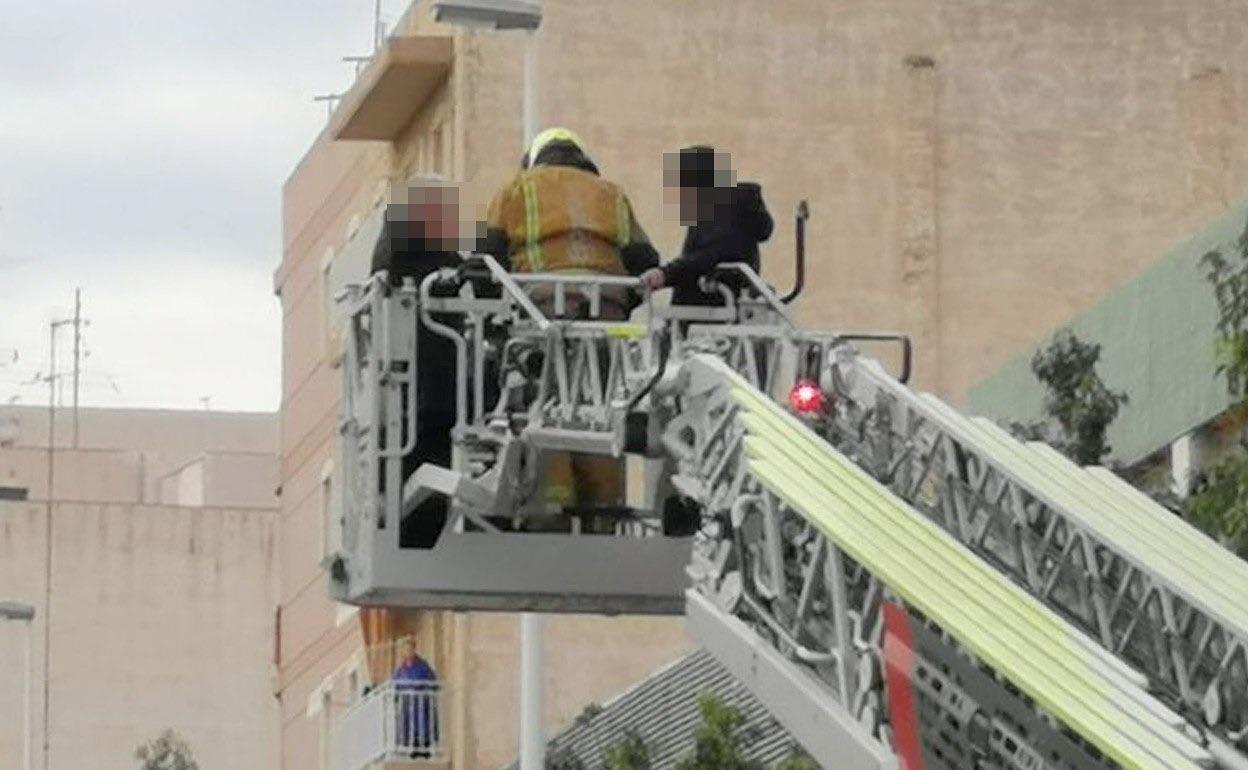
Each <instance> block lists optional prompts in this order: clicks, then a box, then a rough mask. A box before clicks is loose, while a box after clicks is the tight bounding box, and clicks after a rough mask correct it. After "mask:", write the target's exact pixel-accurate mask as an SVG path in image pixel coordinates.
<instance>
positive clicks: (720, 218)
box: [641, 145, 774, 306]
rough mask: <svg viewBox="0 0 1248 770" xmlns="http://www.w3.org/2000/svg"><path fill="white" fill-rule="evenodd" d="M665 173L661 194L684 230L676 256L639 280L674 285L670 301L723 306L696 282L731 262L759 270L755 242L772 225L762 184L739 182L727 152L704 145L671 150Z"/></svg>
mask: <svg viewBox="0 0 1248 770" xmlns="http://www.w3.org/2000/svg"><path fill="white" fill-rule="evenodd" d="M663 176H664V180H663V181H664V197H665V198H666V200H667V202H668V203H669V204H675V207H676V208H677V210H678V211H679V216H680V223H681V224H682V225H684V226H685V227H686V228H688V229H687V230H686V232H685V242H684V245H683V246H682V247H681V250H680V256H678V257H677V258H676V259H673V260H672V261H670V262H668V263H667V264H665V265H663V266H662V267H656V268H653V269H650V270H647V271H646V272H645V273H644V274H643V275H642V276H641V280H642V282H643V283H644V284H645V285H646V286H647V288H649V289H650V290H651V291H655V290H658V289H661V288H663V287H665V286H670V287H672V289H673V291H672V304H674V305H702V306H719V305H722V304H723V298H722V297H721V296H719V295H718V294H712V293H709V292H705V291H703V290H702V288H701V287H700V286H699V285H698V282H699V280H700V279H701V278H703V277H704V276H707V275H709V274H710V273H711V272H712V271H713V270H714V269H715V268H716V267H718V266H719V265H722V264H727V263H730V262H744V263H745V264H747V265H749V266H750V267H751V268H753V270H754V271H755V272H758V271H759V249H758V245H759V244H760V243H763V242H764V241H766V240H767V239H768V238H770V237H771V231H772V228H773V225H774V223H773V222H772V219H771V214H769V213H768V212H767V206H766V205H765V204H764V203H763V193H762V188H761V187H760V186H759V185H757V184H755V183H752V182H741V183H740V184H737V183H736V180H735V175H734V174H733V172H732V168H731V166H730V165H729V160H728V157H727V156H726V155H724V154H722V153H717V152H716V151H715V150H714V149H713V148H711V147H706V146H702V145H698V146H694V147H686V148H684V149H682V150H681V151H680V152H679V153H676V154H675V155H670V154H669V155H668V156H667V157H666V158H665V159H664V173H663ZM727 282H728V283H729V285H730V287H731V288H733V289H734V290H736V291H738V292H739V291H740V290H741V289H743V288H744V284H743V283H742V282H741V281H733V280H731V279H729V280H728V281H727Z"/></svg>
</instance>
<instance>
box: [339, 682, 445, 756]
mask: <svg viewBox="0 0 1248 770" xmlns="http://www.w3.org/2000/svg"><path fill="white" fill-rule="evenodd" d="M442 695H443V690H442V688H441V687H439V685H438V684H437V683H434V682H408V681H402V680H400V681H393V680H392V681H389V682H386V683H385V684H383V685H381V686H379V687H377V688H376V689H373V690H371V691H370V692H369V693H368V694H367V695H365V696H364V697H363V698H361V699H360V700H359V701H358V702H356V703H355V704H354V705H353V706H351V707H350V708H349V709H347V711H346V712H345V713H344V714H343V715H342V717H341V718H339V720H338V723H337V729H336V730H335V734H334V754H335V758H334V770H367V769H368V768H373V767H377V766H380V765H381V764H395V763H411V764H423V763H430V762H442V761H445V759H446V744H445V740H446V730H445V725H444V717H443V714H444V711H443V709H442Z"/></svg>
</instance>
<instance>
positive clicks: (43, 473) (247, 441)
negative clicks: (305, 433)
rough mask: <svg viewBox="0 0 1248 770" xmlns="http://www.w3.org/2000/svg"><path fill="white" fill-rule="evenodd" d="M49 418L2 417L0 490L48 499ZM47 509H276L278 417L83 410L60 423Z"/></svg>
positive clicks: (17, 412) (66, 414)
mask: <svg viewBox="0 0 1248 770" xmlns="http://www.w3.org/2000/svg"><path fill="white" fill-rule="evenodd" d="M47 420H48V415H47V411H46V410H43V409H37V408H34V407H11V406H10V407H2V408H0V439H2V440H0V485H3V486H11V487H19V488H25V489H27V490H28V493H29V497H30V499H36V500H40V499H46V498H47V496H48V448H47V439H48V433H47V430H48V429H47V425H48V422H47ZM56 425H57V438H58V441H57V444H56V451H55V452H54V463H55V466H54V474H53V484H54V486H55V489H54V495H53V497H54V499H56V500H74V501H91V502H108V503H166V504H171V505H191V506H196V505H214V506H219V507H243V508H253V507H254V508H274V507H276V505H277V496H276V488H277V483H278V473H277V438H278V418H277V415H276V414H271V413H270V414H263V413H230V412H193V411H174V410H141V409H83V410H81V414H80V416H79V442H78V447H77V448H75V447H73V445H72V426H71V423H70V411H69V410H60V411H59V412H58V417H57V422H56Z"/></svg>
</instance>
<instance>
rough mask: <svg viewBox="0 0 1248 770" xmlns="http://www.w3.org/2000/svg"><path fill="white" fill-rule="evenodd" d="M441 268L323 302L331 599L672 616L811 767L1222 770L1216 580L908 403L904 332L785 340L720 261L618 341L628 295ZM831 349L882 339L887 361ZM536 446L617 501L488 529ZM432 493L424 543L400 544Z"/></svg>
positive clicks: (1090, 479) (526, 508)
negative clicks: (331, 476)
mask: <svg viewBox="0 0 1248 770" xmlns="http://www.w3.org/2000/svg"><path fill="white" fill-rule="evenodd" d="M464 256H465V262H464V265H463V266H462V267H461V268H459V269H457V270H445V271H443V272H441V273H438V274H435V275H433V276H430V277H429V278H427V279H426V280H425V281H424V283H423V284H422V285H421V286H415V285H413V284H411V283H410V282H409V283H408V284H406V285H404V286H402V287H398V288H393V287H390V286H389V284H388V283H387V282H386V281H385V280H384V277H383V278H378V279H374V280H372V281H370V282H369V283H367V284H365V285H361V286H353V287H351V288H349V289H348V290H347V292H346V293H345V295H344V296H343V297H342V298H341V299H342V303H343V309H344V312H345V314H346V317H347V322H348V333H347V335H346V342H345V349H344V355H343V363H342V370H343V378H344V392H343V399H342V422H341V434H342V445H343V457H344V466H345V467H346V473H347V478H346V480H345V483H344V484H343V489H344V494H343V517H342V520H341V522H338V527H339V529H340V535H341V537H340V542H341V545H340V546H338V547H336V548H334V549H333V551H332V552H331V553H329V554H328V555H327V562H326V563H327V566H328V570H327V571H328V574H329V580H330V585H329V588H330V592H331V594H332V595H333V596H334V597H335V598H336V599H338V600H339V601H345V602H353V603H357V604H371V605H389V606H406V607H429V608H450V609H461V610H463V609H473V610H505V611H518V610H538V611H546V612H589V613H611V614H614V613H651V614H654V613H659V614H684V615H685V617H686V622H687V625H688V627H689V629H690V631H691V633H692V635H693V636H694V638H695V639H696V640H697V641H698V642H699V643H700V644H701V645H703V646H704V647H705V648H706V649H707V650H708V651H710V652H711V654H712V655H714V656H715V657H716V658H717V659H718V660H719V661H720V662H721V663H722V664H723V665H725V666H726V667H727V668H728V669H729V670H730V671H731V672H732V673H733V674H734V675H735V676H737V677H738V678H740V679H741V680H742V681H743V683H744V684H746V685H747V686H748V687H749V688H750V689H751V690H752V691H753V692H754V693H755V695H756V696H758V697H759V699H760V700H761V701H762V702H763V703H764V704H765V705H767V706H768V708H769V709H770V710H771V711H772V712H773V713H774V714H775V715H776V716H777V718H778V719H779V720H780V721H781V723H782V724H784V726H785V727H786V729H788V730H789V732H790V733H791V734H792V735H793V736H794V737H795V738H796V739H797V740H798V741H799V742H800V743H801V744H802V745H803V747H804V748H806V750H807V751H808V752H809V753H810V754H811V755H812V757H814V758H815V759H816V761H818V762H820V763H821V764H822V765H823V766H825V767H829V768H831V767H854V768H860V767H861V768H907V770H910V769H913V768H919V767H926V768H932V769H936V768H1002V769H1003V770H1004V768H1019V769H1020V770H1021V769H1022V768H1041V767H1044V768H1055V769H1056V768H1072V769H1073V768H1078V769H1080V770H1092V769H1093V768H1106V767H1121V768H1130V769H1131V770H1146V769H1147V770H1152V769H1154V768H1156V769H1158V770H1160V769H1161V768H1173V769H1175V770H1189V769H1191V768H1223V770H1243V769H1244V768H1246V767H1248V749H1246V744H1245V724H1248V703H1246V702H1245V698H1246V694H1248V689H1246V686H1245V677H1246V676H1248V674H1246V673H1245V668H1246V666H1248V661H1245V657H1244V640H1245V638H1246V635H1245V633H1244V631H1245V629H1246V628H1248V622H1245V621H1246V620H1248V616H1246V615H1245V614H1244V613H1245V610H1244V607H1243V606H1242V604H1241V603H1237V602H1236V601H1235V599H1236V597H1237V596H1239V597H1242V596H1244V595H1248V593H1246V592H1245V590H1244V589H1245V586H1248V581H1245V580H1244V576H1245V574H1248V571H1246V570H1245V567H1244V565H1243V564H1242V563H1241V562H1237V561H1236V560H1235V559H1234V557H1232V556H1229V555H1227V554H1224V553H1222V552H1221V550H1220V548H1219V546H1217V545H1216V544H1215V543H1212V542H1211V541H1209V540H1208V539H1207V538H1205V537H1204V536H1203V535H1201V534H1199V533H1197V532H1195V530H1192V529H1191V528H1190V527H1188V526H1187V525H1186V524H1184V523H1183V522H1181V521H1180V520H1178V519H1177V518H1175V517H1173V516H1171V515H1170V514H1168V513H1166V512H1165V511H1164V510H1163V509H1161V508H1160V507H1158V506H1156V505H1155V504H1153V503H1152V502H1151V501H1149V500H1148V499H1147V498H1146V497H1144V496H1142V495H1140V494H1139V493H1138V492H1136V491H1135V490H1132V489H1130V488H1128V487H1126V486H1125V485H1124V484H1122V483H1121V482H1119V481H1117V480H1116V479H1114V478H1112V475H1111V474H1109V473H1108V472H1106V471H1103V470H1101V469H1092V470H1084V469H1080V468H1077V467H1075V466H1073V465H1071V464H1069V463H1068V462H1067V461H1065V460H1064V459H1063V458H1060V457H1058V456H1055V455H1054V454H1053V453H1051V452H1050V451H1048V450H1046V449H1045V448H1041V447H1037V446H1030V445H1025V444H1021V443H1019V442H1017V441H1015V440H1014V439H1012V438H1010V437H1009V436H1008V435H1006V434H1004V433H1003V432H1001V431H1000V430H999V429H997V428H996V427H995V426H992V425H991V424H990V423H986V422H984V421H979V420H972V419H967V418H965V417H962V416H961V415H959V414H957V413H956V412H954V411H953V410H952V409H950V408H949V407H947V406H945V405H944V404H943V403H941V402H939V401H938V400H936V399H934V398H933V397H931V396H927V395H923V394H918V393H916V392H914V391H912V390H910V389H909V388H908V387H907V386H906V385H905V384H904V380H905V379H906V373H907V371H908V368H909V365H908V360H909V342H908V341H907V340H906V339H905V338H904V337H901V336H899V335H891V334H865V335H864V334H845V333H837V332H821V331H808V330H804V329H802V328H800V326H799V325H798V324H797V323H795V322H794V320H793V319H792V318H791V317H790V316H789V315H788V313H787V309H786V308H785V305H784V302H782V301H781V300H780V299H779V298H778V297H777V296H776V295H775V294H774V293H773V292H772V290H771V289H770V287H768V286H767V285H766V284H765V283H764V282H763V281H762V280H761V279H760V278H759V277H758V276H757V274H755V273H754V272H753V271H751V270H750V269H749V268H748V267H745V266H743V265H736V266H732V267H730V268H729V270H730V271H732V272H734V273H735V274H736V276H735V280H734V281H733V283H734V284H735V285H738V286H739V285H742V284H744V285H747V286H749V287H751V290H749V291H746V292H743V294H742V295H741V296H739V297H738V296H735V295H734V294H732V293H731V292H729V291H728V290H727V289H726V288H723V287H724V286H725V285H726V283H727V282H726V281H724V280H723V276H722V275H720V276H710V277H708V279H707V281H706V283H707V287H708V288H712V289H713V288H715V287H717V286H718V287H720V288H721V294H722V295H723V296H724V300H725V301H724V306H723V307H718V308H696V309H685V308H672V307H661V306H658V305H655V304H653V303H651V302H649V298H648V297H647V302H646V308H645V309H644V317H645V318H646V321H645V322H644V323H619V322H610V321H605V320H601V319H600V318H599V308H600V305H601V301H602V297H603V292H604V291H618V290H619V289H621V288H637V282H636V281H635V280H633V279H629V278H607V277H600V276H588V275H582V276H567V275H542V274H530V275H511V274H508V273H506V272H505V271H503V270H502V269H501V268H500V267H499V266H498V264H497V263H495V262H494V261H493V260H492V259H490V258H489V257H484V256H476V255H464ZM439 283H440V284H441V285H442V286H443V287H445V286H447V285H449V286H452V287H455V288H457V289H458V294H457V295H456V296H435V295H434V292H433V291H432V288H433V286H434V285H435V284H439ZM538 291H540V292H542V296H544V297H547V298H553V299H552V300H551V301H550V304H549V305H548V307H553V312H552V313H550V314H549V315H548V314H545V313H543V312H542V311H541V310H539V308H538V306H537V304H536V303H534V302H533V300H532V299H531V295H532V294H533V293H534V292H538ZM446 293H447V292H445V291H439V292H438V294H439V295H445V294H446ZM573 294H575V295H577V296H579V297H582V298H585V299H586V300H587V301H586V302H576V303H570V302H567V301H566V298H567V297H570V296H571V295H573ZM573 305H577V306H585V307H587V308H588V312H587V315H584V316H582V317H578V318H568V317H566V312H565V308H567V307H571V306H573ZM448 318H453V319H455V320H454V322H450V321H448V320H446V319H448ZM418 322H423V323H424V324H425V325H426V326H427V328H429V329H431V330H433V331H434V332H435V333H437V334H440V335H442V336H444V337H446V338H447V339H449V340H451V341H452V342H453V343H454V346H455V348H456V350H457V367H458V372H459V377H458V378H457V386H456V387H457V393H456V403H457V411H458V421H457V424H456V426H455V429H454V431H453V438H454V445H455V452H454V462H453V463H452V467H450V468H441V467H436V466H432V465H424V466H422V467H421V468H419V469H418V470H417V471H416V472H415V473H414V474H412V476H411V478H409V479H406V480H404V479H403V478H402V470H401V468H402V465H401V463H402V458H403V456H404V455H405V454H406V453H408V452H410V451H411V449H412V447H413V444H414V441H415V436H416V435H417V432H418V429H419V425H418V424H417V422H416V421H417V419H418V416H417V414H416V410H414V409H411V408H410V406H409V405H411V404H416V403H419V399H420V398H421V394H420V393H419V392H417V378H416V377H415V370H416V366H417V365H418V361H419V356H418V351H417V349H416V346H417V335H416V333H415V330H416V327H417V324H418ZM860 343H865V344H870V345H875V344H879V343H895V344H899V345H900V346H901V351H902V359H903V366H902V368H903V370H905V371H903V373H902V375H901V376H900V377H894V376H892V375H890V374H889V373H888V372H887V371H886V370H885V369H884V367H883V366H882V365H881V364H879V363H878V362H876V361H874V360H872V359H870V358H867V357H866V356H865V355H863V354H862V353H861V352H860V351H859V350H858V349H857V347H855V346H856V345H857V344H860ZM795 386H797V387H799V388H800V390H795V389H794V388H795ZM790 396H792V400H790ZM789 404H792V405H796V406H797V407H798V408H797V409H794V408H792V406H790V405H789ZM562 451H574V452H580V453H587V454H596V455H602V456H610V457H617V458H618V457H623V456H625V455H628V456H632V457H634V458H636V461H637V462H638V464H640V465H641V466H643V467H644V470H645V482H646V483H645V490H644V494H643V495H642V497H643V499H642V500H641V501H640V502H639V503H637V504H634V505H633V506H632V507H629V508H624V507H621V508H619V509H618V510H610V511H603V510H594V511H586V510H578V509H576V508H570V509H568V510H567V511H566V513H567V531H565V532H557V533H552V532H524V531H517V530H516V528H515V527H514V526H513V525H512V523H514V522H515V521H517V520H524V519H525V517H527V516H530V515H533V514H534V513H535V512H536V511H539V510H541V509H542V507H543V506H544V499H543V495H542V483H543V478H544V472H543V470H544V467H545V462H546V461H547V459H548V458H549V456H550V455H551V454H552V453H554V452H562ZM433 494H440V495H446V496H447V497H448V498H450V500H451V507H450V516H449V518H448V520H447V522H446V523H445V526H444V527H443V528H442V530H441V534H440V536H438V538H437V540H436V541H435V542H433V543H432V544H427V545H426V546H425V547H421V548H404V547H400V544H399V538H398V530H399V524H400V522H402V521H403V519H404V517H405V516H409V515H413V514H412V511H414V510H415V509H416V508H417V506H418V504H419V503H420V502H421V501H422V500H423V499H425V498H426V497H428V496H429V495H433ZM589 516H597V517H602V516H608V517H609V518H611V520H613V521H614V525H613V527H612V529H611V532H610V533H609V534H586V533H583V532H582V530H581V522H583V521H585V520H587V517H589ZM594 532H595V533H597V532H599V530H598V529H595V530H594ZM1216 576H1221V577H1220V580H1218V579H1215V577H1216ZM1241 581H1243V582H1241Z"/></svg>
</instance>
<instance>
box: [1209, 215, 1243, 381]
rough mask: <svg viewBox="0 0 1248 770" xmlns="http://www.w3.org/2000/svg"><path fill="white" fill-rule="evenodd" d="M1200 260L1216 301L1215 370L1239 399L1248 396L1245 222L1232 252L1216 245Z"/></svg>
mask: <svg viewBox="0 0 1248 770" xmlns="http://www.w3.org/2000/svg"><path fill="white" fill-rule="evenodd" d="M1200 261H1201V264H1202V265H1203V266H1204V268H1205V277H1206V278H1207V279H1208V280H1209V283H1210V284H1211V285H1212V286H1213V295H1214V299H1215V300H1217V303H1218V320H1217V322H1216V324H1215V330H1216V333H1217V341H1216V348H1215V351H1216V355H1217V361H1218V368H1217V373H1218V374H1219V375H1221V376H1222V377H1224V378H1225V379H1226V389H1227V392H1228V393H1230V395H1231V397H1233V398H1235V399H1237V400H1240V401H1242V400H1243V399H1244V398H1245V397H1246V396H1248V223H1245V227H1244V231H1243V232H1242V233H1240V236H1239V240H1238V241H1237V242H1236V244H1235V250H1234V253H1233V254H1232V255H1231V256H1229V257H1227V256H1224V255H1223V254H1222V252H1221V251H1219V250H1216V249H1215V250H1213V251H1209V252H1207V253H1206V254H1205V255H1204V256H1203V257H1201V260H1200Z"/></svg>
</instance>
